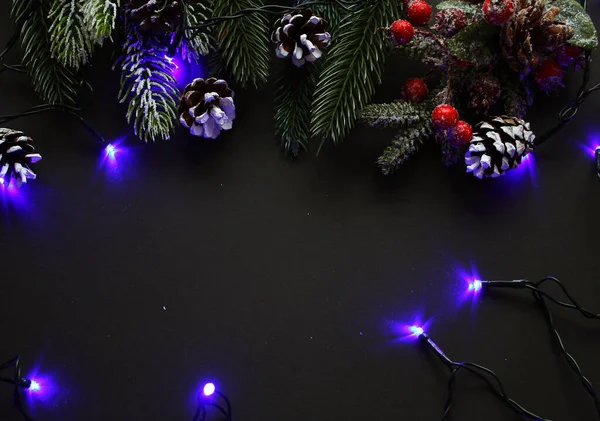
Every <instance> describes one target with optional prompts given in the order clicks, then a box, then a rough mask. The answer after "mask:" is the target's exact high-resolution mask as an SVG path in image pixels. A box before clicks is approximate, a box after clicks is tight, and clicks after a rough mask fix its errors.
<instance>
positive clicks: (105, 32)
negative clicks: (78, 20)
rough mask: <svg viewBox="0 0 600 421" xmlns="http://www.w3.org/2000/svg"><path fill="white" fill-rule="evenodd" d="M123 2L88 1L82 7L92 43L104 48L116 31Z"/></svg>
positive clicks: (117, 0) (110, 0)
mask: <svg viewBox="0 0 600 421" xmlns="http://www.w3.org/2000/svg"><path fill="white" fill-rule="evenodd" d="M120 3H121V0H86V1H84V3H83V6H82V7H81V13H82V14H83V25H84V28H85V29H86V31H87V32H88V37H89V38H90V40H91V42H92V43H95V44H98V45H100V46H102V43H103V42H104V40H105V39H106V38H110V37H111V34H112V31H113V30H114V29H115V25H116V20H117V10H118V8H119V6H120V5H121V4H120Z"/></svg>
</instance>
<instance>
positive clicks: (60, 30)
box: [48, 0, 93, 70]
mask: <svg viewBox="0 0 600 421" xmlns="http://www.w3.org/2000/svg"><path fill="white" fill-rule="evenodd" d="M83 4H84V1H83V0H54V3H53V4H52V8H51V9H50V14H49V15H48V17H49V18H50V21H51V23H52V24H51V25H50V29H49V30H48V31H49V33H50V42H51V47H50V51H51V52H52V57H53V58H55V59H56V60H58V62H59V63H61V64H62V65H63V66H67V67H71V68H73V69H75V70H78V69H79V67H81V66H82V65H84V64H86V63H87V62H88V61H89V59H90V56H91V54H92V50H93V43H92V40H91V39H90V37H89V33H88V32H87V31H86V30H85V29H84V28H85V27H84V23H83V21H84V16H83V12H82V10H81V8H82V6H83Z"/></svg>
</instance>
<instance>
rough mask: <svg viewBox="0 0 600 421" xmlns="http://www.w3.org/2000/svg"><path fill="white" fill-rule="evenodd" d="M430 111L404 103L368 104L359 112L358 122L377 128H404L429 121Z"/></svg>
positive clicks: (425, 107) (428, 108) (421, 106)
mask: <svg viewBox="0 0 600 421" xmlns="http://www.w3.org/2000/svg"><path fill="white" fill-rule="evenodd" d="M430 118H431V109H430V107H428V106H427V105H425V104H423V105H421V104H412V103H410V102H405V101H397V102H391V103H388V104H370V105H367V106H366V107H365V108H363V110H362V111H361V113H360V115H359V117H358V120H359V122H361V123H363V124H365V125H367V126H371V127H377V128H387V127H394V128H398V129H399V128H406V127H409V126H411V125H413V124H415V123H421V122H423V121H429V119H430Z"/></svg>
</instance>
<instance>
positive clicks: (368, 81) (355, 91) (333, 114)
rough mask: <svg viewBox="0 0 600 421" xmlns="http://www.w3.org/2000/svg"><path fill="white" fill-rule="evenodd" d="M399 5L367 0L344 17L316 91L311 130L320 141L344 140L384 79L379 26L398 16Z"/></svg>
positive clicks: (382, 41) (382, 47)
mask: <svg viewBox="0 0 600 421" xmlns="http://www.w3.org/2000/svg"><path fill="white" fill-rule="evenodd" d="M400 4H401V2H399V1H397V0H365V1H364V3H363V5H362V8H361V9H360V10H358V11H356V12H355V13H353V14H351V15H350V16H348V18H347V19H344V21H343V23H342V26H341V28H340V29H339V31H338V33H337V37H338V39H337V40H336V43H335V45H334V46H333V48H332V50H331V52H330V54H329V57H328V59H327V62H326V64H325V68H324V70H323V73H322V75H321V78H320V80H319V82H318V84H317V89H316V93H315V101H314V105H313V112H312V121H311V125H312V129H311V131H312V134H313V136H315V137H317V138H320V139H321V144H323V142H325V141H326V140H327V139H331V140H332V141H333V142H334V143H337V142H340V141H342V139H343V138H344V137H345V136H346V135H347V134H348V132H349V131H350V129H351V128H352V127H353V126H354V122H355V119H356V117H357V115H358V113H359V112H360V110H361V109H362V108H363V107H364V106H365V105H366V104H367V103H368V101H369V100H370V98H371V96H372V95H373V93H374V92H375V85H376V84H378V83H380V82H381V77H382V75H383V69H384V65H385V58H386V57H385V56H386V54H385V42H386V41H385V37H384V35H383V33H382V32H381V31H380V30H379V28H382V27H385V26H387V25H389V24H390V23H391V22H392V21H393V20H394V19H396V18H397V17H398V16H399V9H400Z"/></svg>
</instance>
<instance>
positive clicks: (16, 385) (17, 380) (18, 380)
mask: <svg viewBox="0 0 600 421" xmlns="http://www.w3.org/2000/svg"><path fill="white" fill-rule="evenodd" d="M10 368H14V375H13V377H12V379H6V378H2V381H4V382H6V383H11V384H12V385H13V389H14V390H13V404H14V406H15V408H16V409H17V411H19V412H20V413H21V415H22V416H23V418H24V419H25V421H33V418H31V417H30V416H29V414H27V411H26V410H25V408H24V406H23V401H22V399H21V384H22V380H23V378H22V377H21V358H20V357H19V356H18V355H17V356H16V357H14V358H11V359H10V360H8V361H6V362H5V363H3V364H0V371H3V370H7V369H10Z"/></svg>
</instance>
